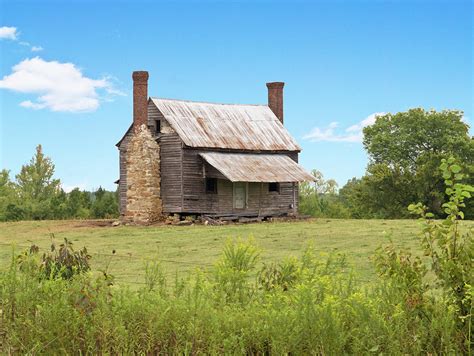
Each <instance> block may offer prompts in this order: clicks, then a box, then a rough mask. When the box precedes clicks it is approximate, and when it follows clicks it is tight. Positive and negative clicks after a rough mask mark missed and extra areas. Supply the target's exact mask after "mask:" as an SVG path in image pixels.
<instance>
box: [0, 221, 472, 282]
mask: <svg viewBox="0 0 474 356" xmlns="http://www.w3.org/2000/svg"><path fill="white" fill-rule="evenodd" d="M467 224H469V226H474V224H472V223H470V222H469V223H467ZM96 225H97V224H96ZM96 225H94V224H91V223H90V222H87V221H27V222H15V223H0V268H5V267H7V266H8V264H9V262H10V259H11V255H12V254H11V253H12V247H11V246H16V247H15V253H17V252H20V251H21V250H23V249H25V248H27V247H29V246H30V245H31V244H33V243H34V244H36V245H39V246H40V247H42V248H48V246H49V245H50V241H51V239H50V234H54V235H55V241H56V242H57V243H60V242H61V241H62V239H63V238H64V237H66V238H68V239H69V240H71V241H72V242H73V243H74V247H75V248H76V249H79V248H82V247H83V246H86V247H87V248H88V250H89V252H90V253H91V254H92V260H91V263H92V266H93V269H95V270H100V269H104V268H105V267H106V266H107V265H108V271H109V272H110V273H111V274H112V275H114V276H115V278H116V282H117V283H129V284H131V285H134V284H137V283H138V284H139V283H143V281H144V279H143V276H144V269H145V268H144V266H145V263H146V261H147V260H154V259H160V260H161V261H162V263H163V266H164V268H165V270H166V271H167V274H168V276H169V277H174V276H175V275H176V272H178V274H179V275H180V276H185V275H186V272H187V271H190V270H193V269H195V268H199V267H200V268H204V269H205V268H207V267H209V266H211V265H212V264H213V263H214V262H215V261H216V260H217V259H218V257H219V255H220V254H221V251H222V248H223V246H224V244H225V242H226V240H227V239H229V238H239V237H240V238H248V237H253V238H254V240H255V242H256V244H257V245H258V246H259V248H260V249H261V257H262V259H261V260H262V261H270V260H280V259H282V258H284V257H286V256H291V255H293V256H299V255H300V254H301V252H302V251H303V249H304V248H305V246H306V245H308V244H309V243H312V244H313V246H314V247H315V248H316V250H317V251H319V252H321V253H329V252H331V251H337V252H341V253H344V254H345V255H346V256H347V261H348V262H349V264H350V265H351V266H352V267H353V268H354V270H355V272H356V273H357V275H358V276H359V278H360V280H361V281H364V282H370V280H371V279H372V278H373V276H374V269H373V268H372V264H371V262H370V260H369V258H370V256H371V255H372V254H373V252H374V250H375V249H376V248H377V246H379V245H380V244H384V243H387V242H388V239H389V237H391V238H392V240H393V241H394V242H396V244H397V245H398V246H400V247H405V248H413V249H414V250H418V249H419V247H418V246H419V245H418V241H417V233H418V231H419V222H417V221H414V220H334V219H315V220H308V221H294V222H273V223H266V222H265V223H259V224H248V225H226V226H203V225H195V226H181V227H178V226H156V227H132V226H119V227H111V226H96ZM112 250H115V251H116V253H115V255H112Z"/></svg>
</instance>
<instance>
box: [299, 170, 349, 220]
mask: <svg viewBox="0 0 474 356" xmlns="http://www.w3.org/2000/svg"><path fill="white" fill-rule="evenodd" d="M311 174H312V175H313V177H314V182H312V183H310V182H303V183H301V184H300V187H299V192H300V202H299V211H300V213H302V214H304V215H311V216H316V217H330V218H345V217H349V212H348V210H347V209H346V208H345V207H344V206H343V204H342V202H341V201H340V198H339V196H338V194H337V190H338V186H337V182H336V181H335V180H334V179H328V180H326V179H324V175H323V174H322V173H321V172H320V171H318V170H316V169H313V170H312V171H311Z"/></svg>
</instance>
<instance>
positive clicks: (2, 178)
mask: <svg viewBox="0 0 474 356" xmlns="http://www.w3.org/2000/svg"><path fill="white" fill-rule="evenodd" d="M17 203H18V199H17V198H16V192H15V185H14V184H13V182H11V181H10V172H9V171H7V170H6V169H3V170H1V171H0V221H5V220H8V216H7V215H10V214H7V211H11V210H12V209H15V208H16V204H17ZM8 206H10V208H9V209H8V210H7V207H8Z"/></svg>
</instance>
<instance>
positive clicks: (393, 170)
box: [346, 108, 474, 218]
mask: <svg viewBox="0 0 474 356" xmlns="http://www.w3.org/2000/svg"><path fill="white" fill-rule="evenodd" d="M462 116H463V114H462V112H460V111H456V110H444V111H441V112H437V111H434V110H432V111H425V110H423V109H420V108H418V109H411V110H408V111H407V112H400V113H397V114H386V115H384V116H379V117H377V120H376V122H375V123H374V124H373V125H371V126H367V127H365V128H364V141H363V142H364V147H365V149H366V150H367V153H368V154H369V166H368V169H367V173H366V175H365V176H364V177H363V178H362V179H361V181H360V182H359V183H358V184H359V186H358V189H357V197H358V198H351V199H352V201H354V199H358V203H357V204H359V205H358V208H359V209H360V208H363V209H365V210H366V212H367V213H368V214H369V215H370V216H373V217H381V218H399V217H405V216H406V208H405V207H406V206H407V205H409V204H410V203H412V202H414V201H421V202H422V203H423V204H424V205H426V206H428V208H429V209H430V211H432V212H434V213H435V215H437V216H441V215H443V214H444V213H443V210H442V204H443V203H444V202H445V201H446V196H445V193H444V189H443V179H442V176H441V174H440V172H439V170H438V169H437V167H438V165H439V162H440V161H441V159H443V158H447V157H449V156H453V157H455V158H456V159H458V160H459V161H460V162H462V163H463V164H464V165H466V166H467V167H468V170H472V166H473V162H474V141H473V138H472V136H471V135H470V134H469V126H468V125H467V124H466V123H464V122H463V121H462ZM348 191H349V189H347V190H346V193H347V192H348ZM346 195H347V194H346ZM346 198H347V197H346ZM467 210H468V211H469V210H470V209H469V208H468V209H467Z"/></svg>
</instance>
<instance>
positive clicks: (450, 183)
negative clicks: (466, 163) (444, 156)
mask: <svg viewBox="0 0 474 356" xmlns="http://www.w3.org/2000/svg"><path fill="white" fill-rule="evenodd" d="M444 184H446V185H453V181H452V180H450V179H446V180H445V181H444Z"/></svg>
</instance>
